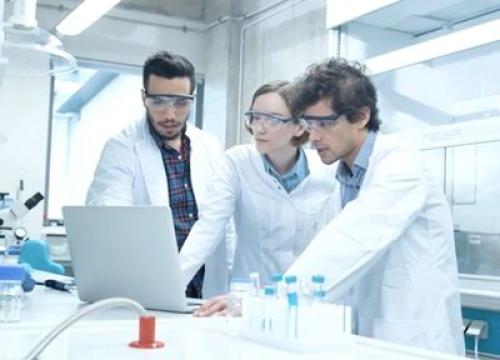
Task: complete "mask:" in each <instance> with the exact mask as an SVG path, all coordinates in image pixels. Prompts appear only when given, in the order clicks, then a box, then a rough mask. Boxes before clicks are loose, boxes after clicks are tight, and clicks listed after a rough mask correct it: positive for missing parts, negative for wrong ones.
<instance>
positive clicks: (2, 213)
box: [0, 192, 44, 262]
mask: <svg viewBox="0 0 500 360" xmlns="http://www.w3.org/2000/svg"><path fill="white" fill-rule="evenodd" d="M43 199H44V197H43V195H42V194H40V193H39V192H37V193H36V194H35V195H33V196H32V197H30V198H29V199H28V200H26V201H25V202H22V201H17V202H15V203H14V204H13V205H12V206H11V207H10V208H5V209H0V238H2V237H4V238H5V250H4V259H3V260H4V261H3V262H8V258H9V255H10V254H9V251H10V249H11V247H12V246H13V245H21V243H22V241H24V240H25V239H26V238H27V235H28V233H27V231H26V229H25V228H24V227H23V226H20V225H19V223H20V221H19V220H21V218H23V217H24V216H25V215H26V214H27V213H28V212H29V211H30V210H31V209H33V208H34V207H35V206H37V205H38V203H39V202H40V201H42V200H43ZM0 262H2V261H0Z"/></svg>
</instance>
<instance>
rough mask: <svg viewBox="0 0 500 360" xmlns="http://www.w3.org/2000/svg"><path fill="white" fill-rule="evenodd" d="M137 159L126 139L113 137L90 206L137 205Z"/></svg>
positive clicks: (100, 164)
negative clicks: (135, 178) (135, 191)
mask: <svg viewBox="0 0 500 360" xmlns="http://www.w3.org/2000/svg"><path fill="white" fill-rule="evenodd" d="M136 161H137V160H136V156H135V155H134V152H133V147H132V146H131V145H130V144H129V143H128V141H127V140H126V139H120V138H112V139H110V140H109V141H108V142H107V143H106V145H105V146H104V148H103V150H102V153H101V157H100V159H99V162H98V164H97V167H96V171H95V174H94V180H93V181H92V184H91V185H90V188H89V191H88V192H87V198H86V201H85V203H86V205H94V206H113V205H133V204H134V195H133V182H134V176H135V165H136Z"/></svg>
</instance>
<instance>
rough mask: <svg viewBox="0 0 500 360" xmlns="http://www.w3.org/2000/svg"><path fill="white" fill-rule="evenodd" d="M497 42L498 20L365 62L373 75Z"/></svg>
mask: <svg viewBox="0 0 500 360" xmlns="http://www.w3.org/2000/svg"><path fill="white" fill-rule="evenodd" d="M498 40H500V19H497V20H493V21H489V22H486V23H483V24H480V25H476V26H472V27H470V28H467V29H463V30H459V31H456V32H453V33H451V34H448V35H443V36H440V37H438V38H434V39H431V40H427V41H423V42H420V43H418V44H415V45H411V46H407V47H405V48H402V49H398V50H395V51H391V52H388V53H385V54H383V55H379V56H375V57H373V58H370V59H367V60H365V61H364V63H365V65H366V66H367V67H368V69H369V70H370V73H371V74H372V75H376V74H381V73H384V72H387V71H391V70H395V69H399V68H402V67H404V66H408V65H413V64H418V63H421V62H424V61H427V60H431V59H435V58H438V57H441V56H445V55H449V54H453V53H456V52H459V51H463V50H467V49H472V48H474V47H478V46H481V45H486V44H489V43H492V42H495V41H498Z"/></svg>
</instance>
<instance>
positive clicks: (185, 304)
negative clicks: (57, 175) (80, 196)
mask: <svg viewBox="0 0 500 360" xmlns="http://www.w3.org/2000/svg"><path fill="white" fill-rule="evenodd" d="M63 215H64V224H65V227H66V237H67V240H68V245H69V250H70V255H71V260H72V264H73V271H74V275H75V281H76V287H77V290H78V296H79V298H80V300H82V301H86V302H94V301H98V300H102V299H107V298H110V297H126V298H130V299H133V300H136V301H137V302H139V303H140V304H142V305H143V306H144V307H145V308H147V309H150V310H166V311H173V312H182V313H189V312H192V311H193V310H194V309H195V308H196V307H197V306H199V305H200V303H201V300H199V299H189V300H188V299H187V298H186V296H185V288H184V286H183V285H182V273H181V268H180V262H179V252H178V249H177V242H176V238H175V231H174V225H173V220H172V214H171V211H170V208H169V207H166V206H65V207H63Z"/></svg>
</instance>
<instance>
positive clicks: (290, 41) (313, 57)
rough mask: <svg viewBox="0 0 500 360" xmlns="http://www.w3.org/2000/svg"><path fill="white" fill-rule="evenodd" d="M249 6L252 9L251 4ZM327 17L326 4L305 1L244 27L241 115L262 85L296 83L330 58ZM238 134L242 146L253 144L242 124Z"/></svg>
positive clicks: (314, 0) (288, 4) (239, 103)
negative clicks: (275, 82)
mask: <svg viewBox="0 0 500 360" xmlns="http://www.w3.org/2000/svg"><path fill="white" fill-rule="evenodd" d="M261 3H263V2H261ZM246 4H247V5H248V6H249V7H250V2H247V3H246ZM325 17H326V6H325V2H324V1H319V0H305V1H296V2H288V3H287V6H286V7H284V8H283V9H279V8H278V9H276V11H275V13H274V14H273V15H272V16H266V17H264V18H263V19H262V20H260V21H255V22H253V23H252V24H250V25H247V27H245V25H243V26H244V28H243V30H242V31H243V35H242V37H243V40H244V42H243V44H242V62H241V63H242V74H241V83H240V84H239V88H238V92H239V94H240V99H239V100H240V101H239V102H238V109H239V113H242V112H243V111H245V110H247V109H248V107H249V106H250V100H251V96H252V94H253V92H254V91H255V90H256V89H257V88H258V87H259V86H260V85H262V84H263V83H265V82H268V81H272V80H294V79H295V78H296V77H298V76H299V75H300V74H301V73H303V71H304V70H305V68H306V67H307V66H309V65H310V64H312V63H314V62H319V61H321V60H323V59H325V58H326V57H327V56H328V31H327V30H326V28H325V21H326V20H325ZM240 118H241V115H240ZM238 131H239V134H237V140H239V142H243V143H245V142H248V141H250V135H249V134H248V133H247V131H246V129H245V128H244V126H243V123H242V122H240V126H239V128H238Z"/></svg>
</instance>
